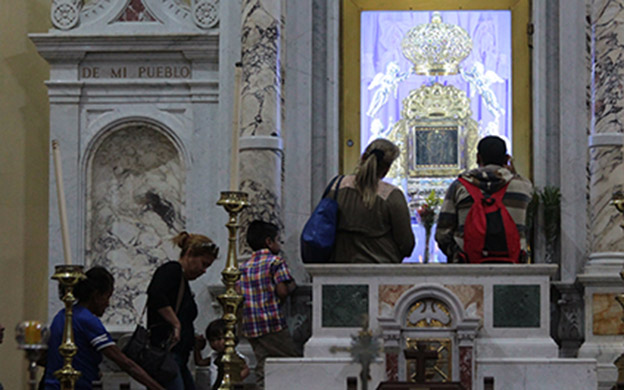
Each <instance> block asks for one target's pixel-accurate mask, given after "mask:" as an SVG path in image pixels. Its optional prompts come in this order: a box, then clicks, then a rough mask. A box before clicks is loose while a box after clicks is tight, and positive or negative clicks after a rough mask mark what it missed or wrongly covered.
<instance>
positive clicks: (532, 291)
mask: <svg viewBox="0 0 624 390" xmlns="http://www.w3.org/2000/svg"><path fill="white" fill-rule="evenodd" d="M539 326H540V286H539V285H537V284H526V285H518V284H513V285H495V286H494V327H495V328H539Z"/></svg>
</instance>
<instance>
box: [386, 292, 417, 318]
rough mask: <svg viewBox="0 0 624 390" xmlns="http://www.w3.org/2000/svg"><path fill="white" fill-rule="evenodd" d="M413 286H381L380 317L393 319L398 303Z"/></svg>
mask: <svg viewBox="0 0 624 390" xmlns="http://www.w3.org/2000/svg"><path fill="white" fill-rule="evenodd" d="M413 286H414V285H412V284H398V285H397V284H381V285H379V315H380V316H382V317H391V316H392V310H393V309H394V306H395V305H396V302H397V301H398V300H399V298H400V297H401V295H403V293H404V292H405V291H407V290H409V289H410V288H412V287H413Z"/></svg>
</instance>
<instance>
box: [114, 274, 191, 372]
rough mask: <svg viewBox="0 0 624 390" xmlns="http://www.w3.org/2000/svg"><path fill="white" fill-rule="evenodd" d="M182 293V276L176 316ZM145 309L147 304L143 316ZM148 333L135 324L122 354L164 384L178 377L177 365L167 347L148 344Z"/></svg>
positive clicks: (141, 326)
mask: <svg viewBox="0 0 624 390" xmlns="http://www.w3.org/2000/svg"><path fill="white" fill-rule="evenodd" d="M183 293H184V274H182V277H181V278H180V288H179V289H178V298H177V302H176V307H175V313H176V315H177V314H178V309H179V308H180V303H181V302H182V295H183ZM146 309H147V303H146V304H145V307H144V308H143V314H141V318H143V315H144V314H145V310H146ZM149 336H150V332H149V330H148V329H146V328H145V327H144V326H143V325H141V324H140V323H139V324H137V326H136V329H135V330H134V333H132V337H131V338H130V340H129V341H128V343H127V344H126V345H125V346H124V347H123V349H122V352H123V353H124V354H125V355H126V356H127V357H128V358H130V359H132V360H133V361H134V362H135V363H136V364H138V365H139V366H141V368H143V370H145V372H147V373H148V374H149V376H151V377H152V378H154V379H155V380H156V382H158V383H160V384H166V383H168V382H170V381H172V380H173V379H175V377H176V376H177V375H178V372H179V369H178V363H176V361H175V359H174V358H173V353H172V352H171V351H170V350H169V347H168V346H167V345H165V346H163V347H162V348H161V347H158V346H155V345H152V344H151V343H150V337H149Z"/></svg>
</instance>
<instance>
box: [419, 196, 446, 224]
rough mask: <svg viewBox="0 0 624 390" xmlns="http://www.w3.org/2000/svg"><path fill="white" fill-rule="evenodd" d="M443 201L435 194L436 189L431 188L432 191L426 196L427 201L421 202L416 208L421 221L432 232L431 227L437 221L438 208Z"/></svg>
mask: <svg viewBox="0 0 624 390" xmlns="http://www.w3.org/2000/svg"><path fill="white" fill-rule="evenodd" d="M441 203H442V200H441V199H440V198H439V197H438V196H437V195H436V194H435V191H433V190H431V193H429V195H428V196H427V197H426V198H425V201H424V202H423V203H421V204H420V207H418V209H417V210H416V211H417V212H418V217H419V218H420V223H421V224H422V225H423V226H424V228H425V230H426V231H428V232H431V228H433V225H434V224H435V222H436V217H437V215H438V214H437V209H438V207H439V206H440V204H441Z"/></svg>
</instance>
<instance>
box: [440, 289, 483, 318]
mask: <svg viewBox="0 0 624 390" xmlns="http://www.w3.org/2000/svg"><path fill="white" fill-rule="evenodd" d="M444 287H446V288H448V289H449V290H451V291H452V292H453V293H454V294H455V295H456V296H457V298H459V300H460V301H461V303H462V304H463V305H464V308H465V309H468V307H470V306H472V305H474V306H475V308H476V312H475V314H476V315H477V316H479V317H480V318H482V319H483V318H484V314H483V286H481V285H479V284H445V285H444Z"/></svg>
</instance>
